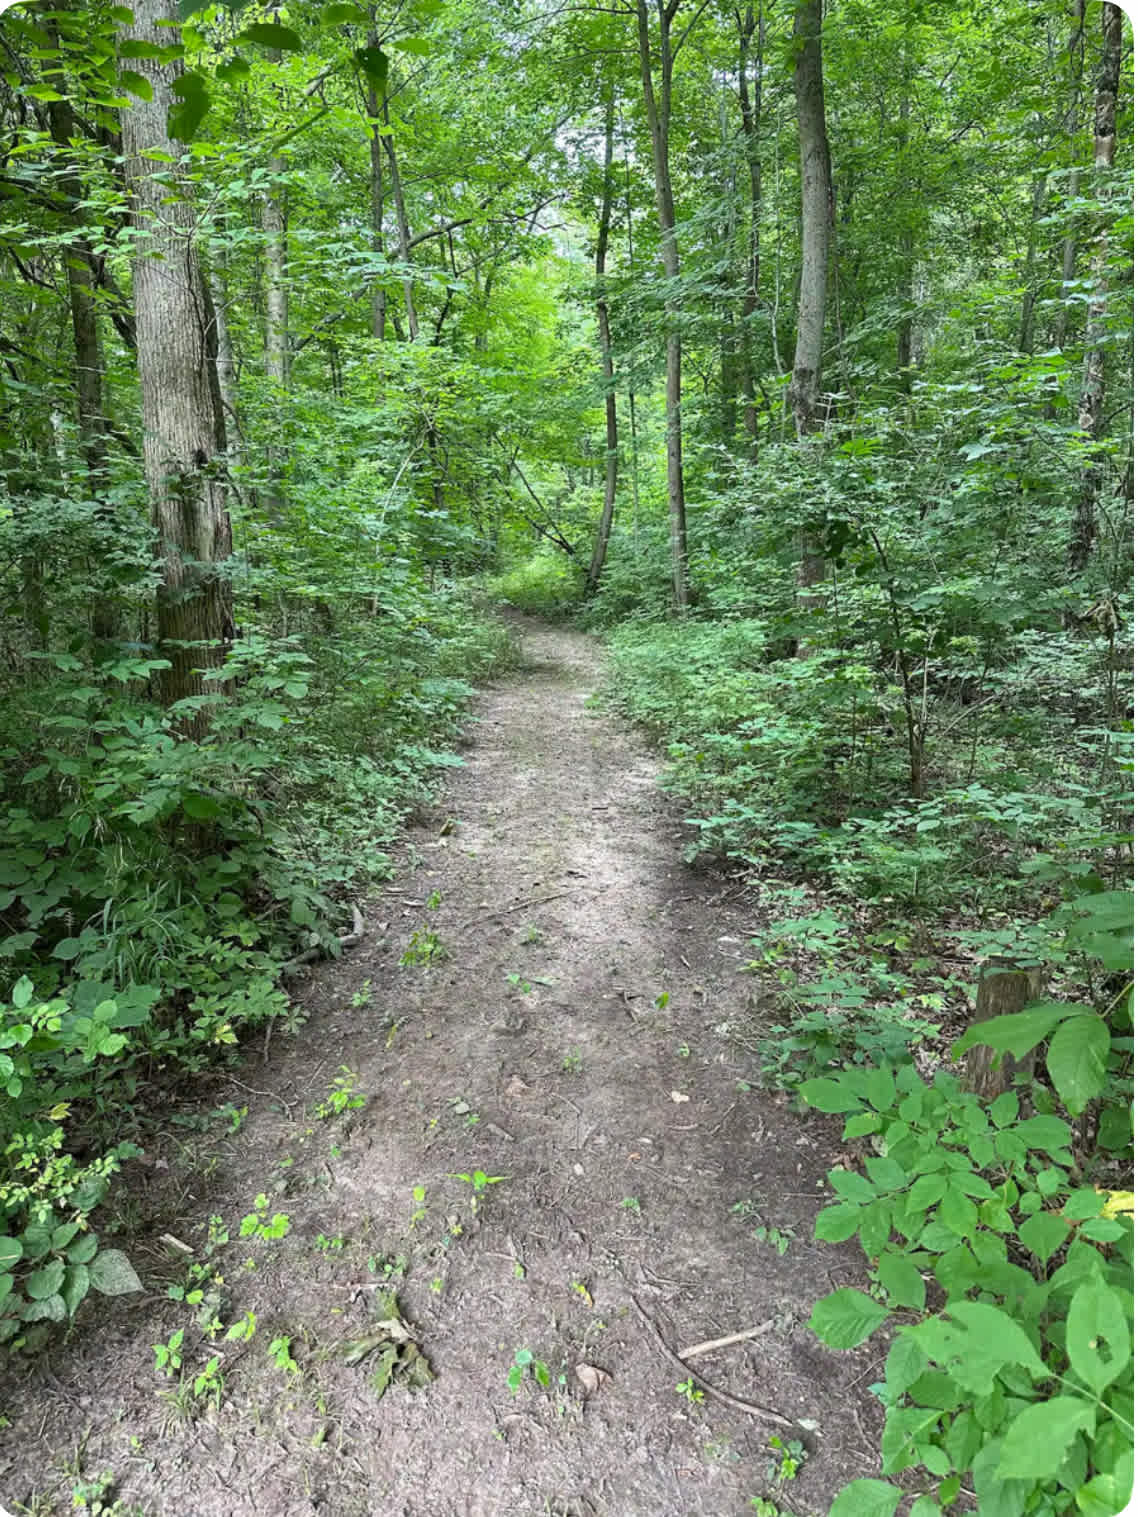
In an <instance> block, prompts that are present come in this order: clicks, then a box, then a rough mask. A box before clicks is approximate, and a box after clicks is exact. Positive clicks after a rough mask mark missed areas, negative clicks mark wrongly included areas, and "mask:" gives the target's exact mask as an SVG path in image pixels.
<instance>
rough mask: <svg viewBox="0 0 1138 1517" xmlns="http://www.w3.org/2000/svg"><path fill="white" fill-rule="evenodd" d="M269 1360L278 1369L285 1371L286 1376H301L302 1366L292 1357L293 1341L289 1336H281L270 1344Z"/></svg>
mask: <svg viewBox="0 0 1138 1517" xmlns="http://www.w3.org/2000/svg"><path fill="white" fill-rule="evenodd" d="M269 1358H270V1359H271V1360H272V1361H273V1363H274V1364H275V1365H276V1367H277V1369H279V1370H284V1371H285V1373H286V1374H288V1375H299V1374H300V1365H299V1364H297V1362H296V1360H295V1359H294V1358H293V1357H292V1339H291V1338H290V1337H288V1336H287V1334H285V1333H281V1334H279V1335H278V1336H277V1337H276V1338H274V1339H273V1341H272V1342H271V1343H270V1344H269Z"/></svg>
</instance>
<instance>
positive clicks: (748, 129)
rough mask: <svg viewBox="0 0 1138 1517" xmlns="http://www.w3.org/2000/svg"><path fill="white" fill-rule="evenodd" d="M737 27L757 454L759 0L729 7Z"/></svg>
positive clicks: (743, 350) (747, 327) (748, 388)
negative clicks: (740, 9)
mask: <svg viewBox="0 0 1138 1517" xmlns="http://www.w3.org/2000/svg"><path fill="white" fill-rule="evenodd" d="M735 21H736V25H737V27H738V31H739V111H740V114H741V116H742V120H743V142H744V147H745V151H746V156H747V174H748V178H749V180H750V202H749V219H748V222H747V271H746V284H745V286H744V290H743V331H742V334H741V339H740V344H739V368H740V376H739V377H740V381H741V386H742V391H743V431H744V433H745V434H746V437H747V445H748V449H749V451H750V453H751V456H752V457H756V456H757V454H758V445H759V419H758V408H757V406H756V403H755V361H754V352H753V345H752V340H751V339H752V331H751V329H752V326H753V318H754V315H755V312H756V311H757V310H758V307H759V267H760V264H759V230H760V225H761V217H762V208H763V168H762V161H761V159H760V157H759V119H760V116H761V111H762V91H763V43H764V41H765V37H764V25H763V8H762V0H760V3H759V13H758V16H757V17H756V15H755V8H754V6H753V5H748V6H747V7H746V9H745V11H744V13H743V15H742V16H740V14H739V12H738V11H736V12H735ZM756 35H757V36H758V41H759V45H758V50H757V52H755V53H752V51H751V44H752V41H753V39H754V38H755V36H756ZM752 64H753V65H754V73H755V79H754V84H755V93H754V102H753V103H752V98H751V90H750V78H749V75H750V70H751V67H752Z"/></svg>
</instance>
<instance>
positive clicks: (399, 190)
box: [383, 100, 419, 342]
mask: <svg viewBox="0 0 1138 1517" xmlns="http://www.w3.org/2000/svg"><path fill="white" fill-rule="evenodd" d="M383 120H384V124H385V125H387V124H389V123H390V120H391V116H390V112H389V111H388V107H387V101H386V100H384V102H383ZM383 146H384V148H385V149H386V151H387V168H388V173H389V175H390V178H391V199H392V203H393V204H394V206H395V230H396V235H397V237H398V239H399V262H400V263H401V264H402V265H403V271H404V272H403V308H404V310H405V311H406V313H407V335H408V337H409V338H410V339H411V341H412V342H414V341H415V339H416V338H417V337H418V335H419V313H418V311H417V310H416V309H415V285H414V282H413V280H412V278H411V229H410V226H409V225H408V222H407V206H406V203H405V202H404V199H403V181H402V179H401V178H400V176H399V159H398V157H397V156H396V152H395V142H394V139H393V138H392V136H391V133H390V132H388V133H386V135H385V136H384V139H383Z"/></svg>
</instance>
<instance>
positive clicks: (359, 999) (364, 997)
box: [352, 980, 371, 1011]
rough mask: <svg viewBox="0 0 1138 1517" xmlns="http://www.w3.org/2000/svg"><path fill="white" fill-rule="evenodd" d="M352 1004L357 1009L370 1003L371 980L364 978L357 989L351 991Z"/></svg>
mask: <svg viewBox="0 0 1138 1517" xmlns="http://www.w3.org/2000/svg"><path fill="white" fill-rule="evenodd" d="M352 1005H353V1006H354V1007H355V1008H356V1010H357V1011H358V1010H359V1009H360V1008H361V1007H363V1006H370V1005H371V981H370V980H365V981H364V982H363V984H362V985H361V986H360V988H359V989H358V990H353V991H352Z"/></svg>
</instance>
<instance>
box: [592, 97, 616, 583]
mask: <svg viewBox="0 0 1138 1517" xmlns="http://www.w3.org/2000/svg"><path fill="white" fill-rule="evenodd" d="M615 116H616V108H615V103H614V100H613V96H612V94H610V95H609V98H608V103H607V105H606V106H605V169H604V187H603V189H602V191H601V216H600V222H599V224H598V227H597V256H596V263H595V269H596V276H597V338H598V341H599V343H600V352H601V375H602V377H603V379H604V385H605V449H606V452H605V498H604V505H603V506H602V507H601V519H600V521H599V522H598V523H597V537H596V541H595V543H594V544H593V556H592V558H591V560H590V561H589V569H588V573H587V574H586V575H585V594H586V595H592V594H593V593H594V592H595V590H596V588H597V585H598V584H599V583H600V578H601V572H602V570H603V569H604V566H605V555H606V554H607V553H608V546H609V533H610V532H611V531H612V513H613V508H614V506H615V505H616V471H617V445H618V437H617V429H616V389H615V388H614V384H613V363H612V335H611V333H610V331H609V306H608V299H607V298H606V295H605V259H606V258H607V256H608V247H609V228H610V226H611V224H612V186H613V177H612V144H613V123H614V120H615Z"/></svg>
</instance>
